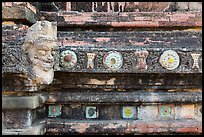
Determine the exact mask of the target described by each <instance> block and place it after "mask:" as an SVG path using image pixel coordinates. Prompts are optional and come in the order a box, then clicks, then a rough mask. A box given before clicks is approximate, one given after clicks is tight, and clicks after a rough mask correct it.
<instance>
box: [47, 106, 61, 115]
mask: <svg viewBox="0 0 204 137" xmlns="http://www.w3.org/2000/svg"><path fill="white" fill-rule="evenodd" d="M60 114H61V105H49V106H48V117H57V116H60Z"/></svg>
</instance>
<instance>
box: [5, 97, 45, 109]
mask: <svg viewBox="0 0 204 137" xmlns="http://www.w3.org/2000/svg"><path fill="white" fill-rule="evenodd" d="M42 103H44V100H43V98H41V97H40V96H37V95H36V96H2V109H35V108H37V107H39V106H41V105H42Z"/></svg>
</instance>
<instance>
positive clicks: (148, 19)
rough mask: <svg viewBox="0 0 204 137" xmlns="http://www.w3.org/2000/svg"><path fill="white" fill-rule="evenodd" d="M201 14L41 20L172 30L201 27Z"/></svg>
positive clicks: (53, 15)
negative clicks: (174, 28)
mask: <svg viewBox="0 0 204 137" xmlns="http://www.w3.org/2000/svg"><path fill="white" fill-rule="evenodd" d="M201 16H202V13H201V12H130V13H128V12H121V13H110V12H108V13H104V12H102V13H100V12H96V13H95V12H79V13H78V12H76V13H69V12H59V13H57V12H44V11H41V12H40V13H39V19H41V20H48V21H57V25H58V26H59V27H73V26H74V27H96V26H97V27H98V26H103V27H113V28H123V27H124V28H131V27H133V28H160V27H161V28H164V27H166V28H171V27H180V28H181V27H201V26H202V17H201Z"/></svg>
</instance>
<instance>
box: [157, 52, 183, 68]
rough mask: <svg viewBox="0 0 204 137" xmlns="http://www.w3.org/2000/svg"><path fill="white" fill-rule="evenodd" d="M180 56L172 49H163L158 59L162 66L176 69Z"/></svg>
mask: <svg viewBox="0 0 204 137" xmlns="http://www.w3.org/2000/svg"><path fill="white" fill-rule="evenodd" d="M179 62H180V58H179V56H178V54H177V53H176V52H175V51H173V50H167V51H165V52H164V53H163V54H162V55H161V56H160V59H159V63H160V64H161V65H162V67H164V68H166V69H168V70H173V69H176V68H177V67H178V66H179Z"/></svg>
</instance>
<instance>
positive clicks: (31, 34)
mask: <svg viewBox="0 0 204 137" xmlns="http://www.w3.org/2000/svg"><path fill="white" fill-rule="evenodd" d="M10 34H11V35H10ZM16 34H17V35H16ZM56 40H57V27H56V24H55V23H51V22H48V21H43V22H41V21H39V22H37V23H36V24H34V25H33V26H31V27H30V28H29V29H28V28H27V27H26V26H24V25H5V26H3V40H2V41H3V44H2V45H3V48H2V49H3V55H2V58H3V64H2V67H3V71H2V72H3V78H4V79H5V80H6V79H7V78H8V77H7V76H12V75H10V73H17V74H16V77H15V78H14V79H12V80H10V81H15V82H14V83H11V85H10V84H8V81H5V82H6V83H5V86H4V90H11V89H9V88H12V86H20V88H17V89H14V91H15V90H21V91H22V90H23V91H25V90H27V91H36V88H37V87H36V86H37V85H39V84H50V83H51V82H52V79H53V76H54V71H53V68H52V67H53V65H54V58H53V55H52V54H53V49H54V47H55V46H56ZM34 49H35V50H34ZM10 78H12V77H10ZM16 78H19V79H16ZM23 79H24V80H23ZM17 83H19V85H18V84H17ZM12 84H13V85H12ZM23 84H24V87H23ZM6 85H7V86H8V85H9V86H8V87H7V86H6ZM29 87H30V88H29Z"/></svg>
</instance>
